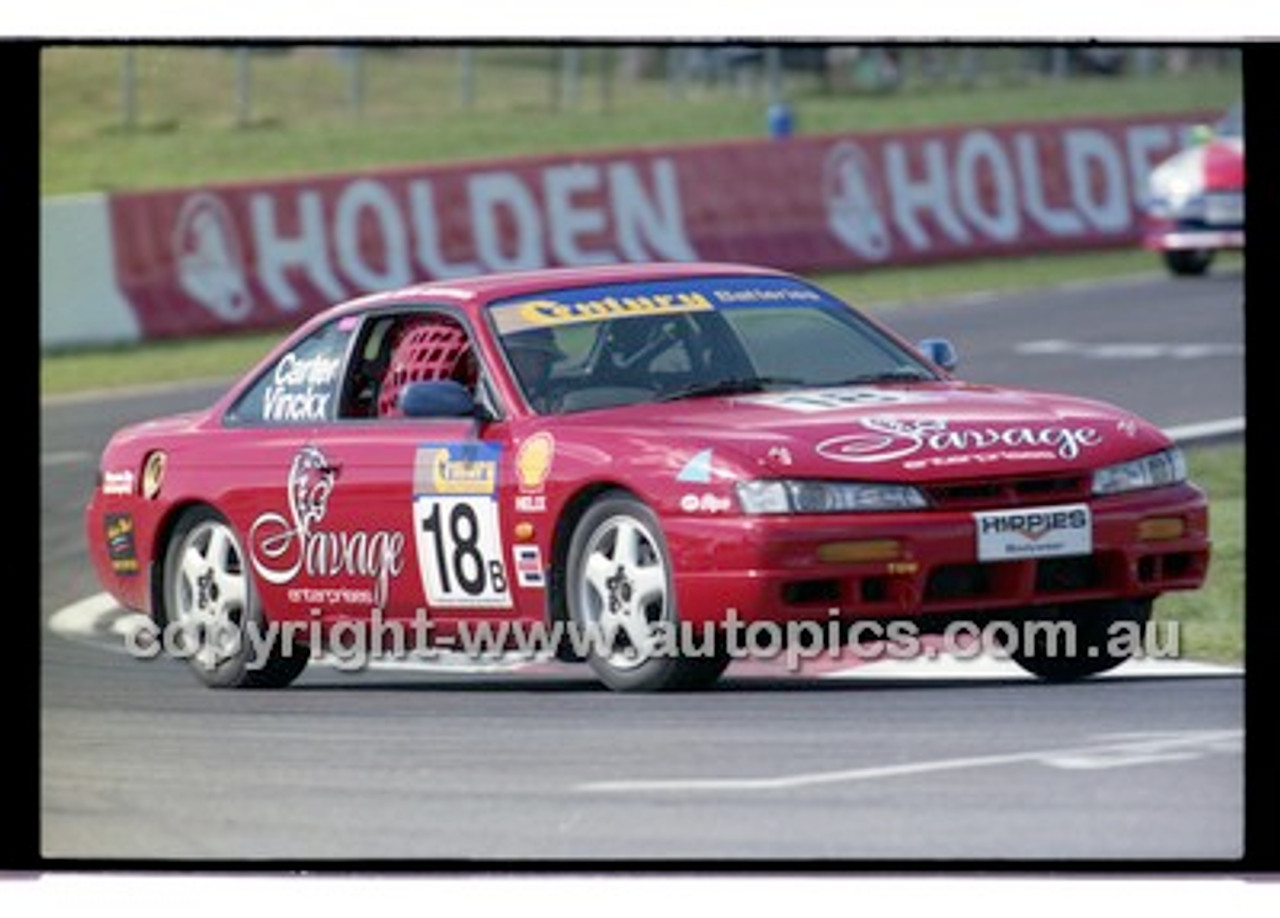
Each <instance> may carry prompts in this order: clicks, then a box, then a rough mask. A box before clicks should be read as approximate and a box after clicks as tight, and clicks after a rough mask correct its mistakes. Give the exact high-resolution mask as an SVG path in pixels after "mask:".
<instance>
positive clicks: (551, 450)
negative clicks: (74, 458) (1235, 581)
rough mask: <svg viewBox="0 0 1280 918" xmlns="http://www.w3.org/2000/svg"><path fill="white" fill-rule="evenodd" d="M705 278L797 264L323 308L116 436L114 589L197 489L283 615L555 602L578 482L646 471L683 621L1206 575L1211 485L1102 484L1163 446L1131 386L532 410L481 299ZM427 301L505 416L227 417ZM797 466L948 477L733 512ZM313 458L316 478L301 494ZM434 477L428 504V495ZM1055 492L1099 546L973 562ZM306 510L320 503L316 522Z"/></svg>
mask: <svg viewBox="0 0 1280 918" xmlns="http://www.w3.org/2000/svg"><path fill="white" fill-rule="evenodd" d="M708 277H736V278H762V279H780V278H781V279H786V278H788V277H789V276H788V275H783V274H780V273H778V272H772V271H769V270H767V269H760V268H746V267H742V266H736V265H707V264H680V265H651V266H634V265H632V266H614V267H607V268H599V269H573V270H557V271H544V272H531V273H528V274H521V275H511V276H490V277H482V278H477V279H472V280H465V281H454V282H451V283H449V284H447V285H422V286H418V287H414V288H409V289H407V290H401V291H396V292H391V293H386V294H378V295H375V296H369V297H364V298H362V299H360V300H357V301H353V302H350V303H347V304H344V305H341V306H338V307H335V308H334V309H333V310H331V311H329V312H327V313H325V314H323V315H321V316H317V317H316V318H314V319H312V320H310V321H308V322H307V323H305V324H304V325H303V326H302V327H301V328H299V330H298V331H297V332H296V333H295V334H294V335H293V336H291V337H290V338H289V340H287V341H285V342H283V343H282V344H281V346H280V347H279V348H277V349H276V350H275V351H274V352H273V353H272V354H271V355H269V356H268V357H267V358H266V359H265V360H264V361H263V362H262V363H261V364H260V365H259V367H258V368H256V369H255V370H254V371H252V372H251V373H250V374H248V375H247V376H246V377H245V380H244V381H243V382H242V383H240V384H238V385H236V386H233V387H232V389H231V390H230V391H229V392H228V393H227V395H226V396H225V397H224V398H222V399H220V400H219V401H218V403H217V404H215V405H214V406H212V407H211V409H210V410H209V411H208V412H204V413H196V414H191V415H185V416H182V417H180V418H174V419H167V420H160V421H156V422H150V423H147V424H141V425H137V426H134V427H131V428H128V429H126V430H124V431H121V432H120V433H118V434H117V435H116V436H115V437H114V438H113V439H112V441H111V443H110V444H109V445H108V446H107V448H106V450H105V452H104V455H103V459H102V464H101V473H102V476H101V477H102V482H103V483H102V485H101V486H100V487H99V488H98V489H97V491H96V492H95V493H94V495H93V497H92V499H91V501H90V503H89V506H88V508H87V511H86V515H85V534H86V538H87V540H88V544H89V547H90V554H91V557H92V558H93V561H94V564H95V566H96V569H97V571H98V573H99V576H100V578H101V580H102V582H103V584H104V587H105V588H106V589H108V590H109V591H110V592H111V593H112V594H113V595H114V596H115V597H116V598H117V599H118V600H119V601H120V602H121V603H122V604H123V605H125V606H126V607H130V608H134V609H138V610H142V611H146V612H149V613H154V612H155V611H156V610H154V609H153V608H152V605H153V603H152V586H153V579H154V578H153V576H152V574H153V571H156V570H158V569H159V567H160V566H162V565H163V562H164V552H165V549H166V543H165V540H166V538H167V527H168V526H170V525H171V524H172V522H173V520H174V519H175V517H176V515H177V514H179V513H180V512H181V510H182V509H183V508H184V507H187V506H190V505H192V504H196V503H200V504H207V505H210V506H212V507H214V508H215V509H217V510H218V511H219V512H221V513H222V514H223V515H224V516H225V517H226V518H227V519H228V520H229V521H230V523H231V524H232V526H233V528H234V529H235V531H236V532H237V534H238V535H239V537H240V540H241V542H242V544H243V545H244V546H246V551H247V554H248V556H249V557H248V561H249V563H250V564H251V566H252V569H253V577H254V583H255V585H256V587H257V589H258V591H259V593H260V594H261V597H262V599H263V603H264V606H265V608H266V610H267V613H268V615H269V616H270V618H271V619H272V620H278V621H288V620H292V621H298V622H308V621H318V622H321V623H322V624H326V625H327V624H332V623H333V622H337V621H344V620H350V619H353V618H354V619H360V618H364V617H368V616H369V614H370V613H371V611H372V610H373V609H374V608H377V609H380V610H381V611H383V612H384V613H385V614H386V615H387V616H390V617H400V618H411V617H413V616H414V615H415V614H416V612H417V611H418V610H420V609H425V610H426V611H427V612H428V613H429V614H430V615H431V617H432V619H433V621H435V622H436V623H437V624H438V625H439V626H440V630H439V631H438V632H437V633H438V634H449V633H450V630H451V629H452V628H453V627H454V626H455V625H456V624H457V623H458V622H462V621H477V620H483V619H489V620H494V621H515V620H519V621H525V622H534V621H542V620H545V619H546V618H547V617H548V616H549V615H551V614H553V613H554V611H555V608H556V606H557V604H558V603H561V602H562V597H560V596H558V595H556V594H555V591H554V590H553V585H554V582H555V579H556V572H557V570H558V569H559V567H560V566H562V563H563V559H564V553H565V546H566V540H567V538H568V535H569V532H570V530H571V523H572V519H571V514H573V513H574V512H577V510H578V509H579V508H580V507H581V506H582V500H581V499H582V497H583V495H590V494H593V493H597V492H600V491H603V490H607V489H610V488H622V489H625V490H627V491H630V492H631V493H632V494H634V495H635V496H636V497H638V498H639V499H640V500H642V501H643V502H644V503H646V504H647V505H648V506H649V507H650V508H652V509H653V511H654V512H655V513H656V514H657V516H658V519H659V520H660V522H661V525H662V528H663V531H664V533H665V536H666V539H667V542H668V545H669V548H670V553H671V564H672V568H673V571H674V580H675V591H676V598H677V603H678V605H677V608H678V609H679V612H680V614H681V616H682V617H684V618H685V619H687V620H689V621H722V620H724V617H725V616H726V615H729V614H736V615H737V616H738V617H739V618H741V619H744V620H751V619H773V620H788V619H795V618H823V617H826V616H827V615H829V614H830V610H831V609H839V610H840V613H839V614H840V615H841V616H842V617H846V618H848V617H857V616H864V615H865V616H880V615H907V616H916V615H922V614H930V613H934V612H951V611H957V610H962V609H1010V608H1021V607H1026V606H1033V605H1037V604H1052V603H1060V602H1068V601H1073V600H1079V599H1088V598H1102V597H1149V596H1154V595H1157V594H1159V593H1161V592H1163V591H1165V590H1170V589H1194V588H1196V587H1198V586H1199V585H1200V584H1201V583H1202V581H1203V578H1204V575H1205V571H1206V567H1207V563H1208V554H1209V541H1208V531H1207V509H1206V501H1205V497H1204V495H1203V494H1202V493H1201V492H1200V491H1198V490H1197V489H1196V488H1194V487H1193V486H1192V485H1190V484H1176V485H1170V486H1165V487H1158V488H1150V489H1147V490H1141V491H1135V492H1131V493H1127V494H1122V495H1116V496H1108V497H1097V498H1095V497H1093V496H1092V495H1091V494H1090V491H1089V479H1090V476H1091V474H1092V472H1093V471H1094V470H1096V469H1098V468H1101V467H1104V466H1108V465H1112V464H1114V463H1120V462H1125V461H1128V460H1132V459H1135V458H1138V457H1142V456H1146V455H1150V454H1152V453H1154V452H1156V451H1158V450H1162V449H1165V448H1167V447H1169V446H1170V442H1169V440H1168V439H1167V437H1165V436H1164V434H1162V433H1161V432H1160V431H1159V430H1158V429H1156V428H1155V427H1153V426H1151V425H1150V424H1148V423H1146V422H1144V421H1141V420H1140V419H1138V418H1135V417H1133V416H1132V415H1130V414H1128V413H1126V412H1124V411H1122V410H1121V409H1119V408H1115V407H1112V406H1109V405H1104V404H1101V403H1097V402H1093V401H1089V400H1085V399H1080V398H1075V397H1070V396H1062V395H1053V394H1048V393H1040V392H1032V391H1014V390H1005V389H996V388H992V387H988V386H976V385H970V384H966V383H963V382H960V381H957V380H954V379H951V378H950V377H949V376H948V374H945V373H941V372H940V373H939V374H938V376H939V378H938V379H937V380H936V381H932V382H923V383H919V384H912V385H899V384H885V385H879V386H861V387H844V388H841V387H834V388H818V389H806V390H800V391H784V392H775V393H764V394H748V395H733V396H721V397H709V398H697V399H689V400H684V401H673V402H661V403H648V404H638V405H631V406H627V407H616V408H606V409H599V410H592V411H582V412H580V413H576V414H564V415H554V416H549V415H539V414H537V413H536V412H534V411H532V410H531V409H530V408H529V406H528V405H527V404H526V403H525V401H524V399H523V397H522V395H521V392H520V389H519V386H518V385H517V382H516V380H515V379H513V377H512V374H511V370H510V367H509V365H508V363H507V361H506V359H505V358H504V357H503V356H502V354H501V353H500V349H499V343H498V340H497V336H496V334H495V329H494V327H493V324H492V322H491V321H490V317H489V315H488V312H487V310H488V306H489V304H490V303H493V302H495V301H499V300H509V299H510V298H511V297H532V296H534V295H537V294H540V293H542V292H544V291H548V290H561V291H562V290H564V289H566V288H573V287H589V286H597V285H601V284H605V283H612V282H620V281H625V282H627V283H628V284H633V285H643V284H646V283H653V282H657V281H660V280H671V279H677V280H681V279H688V280H690V281H694V280H704V279H706V278H708ZM420 303H428V304H437V305H441V306H444V307H448V308H450V309H452V310H454V311H455V312H456V314H457V315H459V316H461V317H462V319H463V321H465V322H466V324H467V326H468V328H469V329H470V331H471V333H472V339H473V346H474V347H475V348H477V349H478V350H479V351H480V354H481V357H482V359H483V364H484V368H485V378H486V379H487V380H488V382H489V384H490V386H491V387H492V390H493V391H494V393H495V394H496V397H497V399H498V402H499V403H500V404H501V405H502V406H504V409H505V410H504V412H503V415H502V417H501V418H500V419H497V420H493V421H490V422H487V423H479V422H476V421H474V420H471V419H432V420H421V419H411V418H399V419H378V420H372V419H370V420H362V419H351V420H340V421H328V422H317V423H314V424H278V425H275V424H265V423H256V424H248V425H245V424H236V423H232V422H231V419H230V418H229V415H228V412H229V411H230V410H231V409H232V407H233V406H234V405H235V404H236V402H237V399H238V398H239V397H240V396H241V395H242V394H243V393H245V392H247V391H248V390H249V388H250V386H251V385H252V384H253V382H254V380H255V379H256V378H257V377H258V375H259V373H260V372H263V371H265V370H268V369H270V368H273V367H278V366H279V365H280V364H279V363H278V362H279V361H281V360H282V358H283V356H284V355H287V354H291V353H293V352H292V351H291V348H293V347H294V346H295V343H296V342H298V341H301V340H303V339H305V338H307V337H308V336H309V335H311V333H312V332H313V331H316V330H317V329H320V328H322V327H323V326H325V325H326V324H327V323H331V322H334V320H343V319H344V317H345V318H346V319H347V320H348V321H349V322H351V323H353V324H354V322H355V320H356V319H357V318H358V317H361V316H364V315H366V314H375V313H377V312H378V311H379V310H385V309H388V308H392V307H401V306H405V305H407V304H420ZM338 324H342V322H341V321H339V322H338ZM872 324H873V325H876V327H879V328H882V326H879V324H878V323H872ZM885 331H886V332H887V330H885ZM889 334H892V333H889ZM893 340H894V341H900V339H898V338H897V337H896V336H893ZM156 450H160V451H163V452H164V453H165V455H166V457H167V463H166V471H165V476H164V479H163V482H162V485H161V487H160V489H159V492H158V494H156V495H154V496H151V497H147V496H144V495H143V494H142V490H143V479H144V472H143V469H144V464H145V463H146V460H147V457H148V456H149V455H150V454H151V453H152V452H153V451H156ZM702 455H704V456H705V457H706V461H705V462H702V461H701V460H700V458H699V457H700V456H702ZM469 475H474V476H478V477H476V478H475V479H474V480H468V479H467V476H469ZM779 478H795V479H817V480H867V481H876V482H886V483H892V482H898V483H904V484H910V485H913V486H915V487H917V488H920V489H922V490H923V491H925V492H926V493H928V494H930V495H931V497H930V500H931V506H930V507H928V508H927V509H919V510H899V511H894V512H875V513H844V514H836V515H821V516H819V515H788V516H758V515H748V514H745V513H743V512H741V510H740V508H739V505H738V503H737V500H736V497H735V493H736V492H735V486H736V483H738V482H741V481H747V480H759V479H765V480H768V479H779ZM317 480H319V481H320V483H321V484H322V485H323V490H322V491H313V492H312V493H311V494H308V493H307V488H311V487H313V486H314V485H315V483H316V481H317ZM982 488H995V490H993V491H991V492H990V493H989V494H987V493H986V492H983V491H982ZM1041 488H1051V489H1052V490H1050V491H1047V492H1045V491H1042V490H1040V489H1041ZM428 493H429V494H431V495H432V496H433V500H435V501H436V502H435V503H431V502H423V503H421V504H418V503H417V501H418V498H419V497H421V496H423V495H424V494H428ZM458 494H461V495H465V496H466V499H467V500H468V501H470V506H471V507H472V510H473V514H472V516H473V520H474V510H475V509H476V508H479V509H480V510H481V511H483V512H486V513H487V512H490V510H491V511H492V513H493V517H492V520H493V528H492V532H491V533H490V534H491V535H492V536H493V537H494V538H496V542H494V543H492V544H486V545H481V546H480V549H482V550H483V554H482V555H477V557H483V558H484V559H486V560H487V561H488V562H489V563H490V564H491V565H492V564H493V562H494V561H497V562H499V568H498V569H496V570H497V571H498V573H494V570H495V569H493V568H491V569H490V575H491V576H490V577H489V578H488V580H486V587H485V590H484V591H483V593H481V592H480V591H477V592H476V593H475V594H474V595H472V596H471V597H470V598H468V600H467V602H469V603H471V605H465V604H459V603H456V602H453V600H452V599H450V600H449V601H448V602H443V601H436V600H433V599H432V598H431V594H432V593H433V591H434V592H435V593H436V594H437V596H451V597H457V596H460V595H461V594H459V593H458V592H457V586H458V584H457V583H456V582H455V581H456V580H457V579H458V576H459V575H461V576H463V577H466V576H468V575H475V574H476V573H477V572H476V571H474V570H472V569H471V568H469V567H467V565H466V564H462V566H461V567H459V566H458V564H459V563H461V562H458V563H455V564H454V565H453V566H452V567H449V566H447V565H446V566H445V568H444V570H443V574H442V572H441V570H439V569H436V568H434V567H432V565H433V564H434V563H435V562H434V560H433V559H434V558H436V557H443V553H440V554H433V551H432V548H433V547H435V548H436V549H439V547H440V546H442V545H443V544H444V542H443V539H444V538H445V536H443V535H441V536H440V537H439V543H438V544H437V543H435V542H432V541H430V540H427V539H426V537H425V536H424V533H428V532H435V531H437V530H432V529H431V527H432V526H433V525H436V526H443V525H445V524H444V522H443V520H442V519H437V520H434V521H433V520H432V519H430V518H429V517H427V516H426V513H427V512H428V510H431V509H432V508H433V507H440V506H447V505H448V499H449V497H450V495H458ZM984 494H985V495H986V496H984ZM1058 504H1073V505H1074V504H1084V505H1087V506H1088V507H1089V508H1090V510H1091V513H1092V527H1093V529H1092V539H1093V545H1092V550H1091V552H1090V553H1088V554H1087V555H1085V556H1083V557H1084V560H1081V561H1063V562H1059V561H1057V560H1055V561H1054V562H1053V563H1049V564H1046V563H1045V562H1044V561H1043V560H1041V561H1036V560H1018V561H1009V562H994V563H979V562H978V560H977V557H976V546H975V540H976V535H975V517H974V515H973V514H974V512H975V511H978V510H989V509H993V508H997V509H999V508H1006V507H1017V506H1027V507H1033V506H1041V505H1058ZM1151 516H1160V517H1169V516H1172V517H1177V518H1179V519H1181V520H1183V522H1184V525H1185V531H1184V533H1183V535H1182V536H1181V537H1179V538H1178V539H1176V540H1172V541H1166V542H1149V543H1140V542H1138V540H1137V537H1136V528H1137V524H1138V522H1139V521H1141V520H1142V519H1144V518H1147V517H1151ZM303 518H306V519H307V520H308V522H307V524H306V525H305V526H302V525H299V524H298V521H299V520H300V519H303ZM463 522H465V521H463ZM450 524H451V525H454V531H453V533H452V536H451V537H452V538H453V539H454V540H455V543H456V542H457V541H458V540H461V541H462V542H468V543H469V542H472V541H476V540H479V539H480V535H479V530H478V529H475V530H472V529H468V526H471V525H474V524H473V523H468V524H466V525H463V524H462V523H459V522H458V520H456V519H454V520H451V523H450ZM486 525H487V524H486ZM112 527H113V528H112ZM109 528H111V532H112V534H113V535H115V536H116V538H115V540H114V541H112V540H111V539H110V538H108V529H109ZM438 531H439V532H444V531H445V530H444V529H440V530H438ZM486 532H489V530H486ZM486 537H487V536H486ZM431 538H432V539H435V538H436V536H435V535H432V536H431ZM886 538H889V539H896V540H898V541H899V542H900V543H901V546H902V551H901V554H900V556H899V557H897V558H895V559H894V560H893V561H891V562H887V561H874V562H857V563H848V562H840V563H828V562H823V561H820V560H819V558H818V549H819V546H822V545H825V544H828V543H832V542H847V541H850V540H858V539H886ZM478 550H479V549H478ZM454 560H455V562H457V561H458V559H457V558H455V559H454ZM451 575H452V576H451ZM442 577H443V578H444V579H441V578H442Z"/></svg>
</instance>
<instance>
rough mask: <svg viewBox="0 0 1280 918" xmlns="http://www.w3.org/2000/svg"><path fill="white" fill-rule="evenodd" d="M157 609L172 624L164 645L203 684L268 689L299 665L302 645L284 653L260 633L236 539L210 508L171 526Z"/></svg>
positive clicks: (304, 654)
mask: <svg viewBox="0 0 1280 918" xmlns="http://www.w3.org/2000/svg"><path fill="white" fill-rule="evenodd" d="M163 615H164V618H165V619H166V622H165V623H164V624H166V626H167V627H169V628H171V629H173V638H172V645H171V646H172V647H173V649H174V650H175V651H176V652H178V654H179V655H181V656H182V657H184V658H185V659H186V661H187V663H188V664H189V665H190V666H191V669H192V671H193V672H194V673H195V674H196V677H197V678H199V679H200V681H202V682H204V683H205V684H206V685H209V686H212V687H215V688H274V687H279V686H284V685H288V684H289V683H290V682H292V681H293V680H294V679H296V678H297V677H298V675H299V674H300V673H301V672H302V671H303V669H305V668H306V665H307V660H308V657H309V653H308V651H307V649H306V648H305V647H293V648H291V650H292V652H291V653H290V654H289V655H285V653H284V647H283V643H282V642H281V641H279V640H270V641H268V640H266V639H267V638H268V637H271V636H272V635H269V634H268V633H267V631H266V629H265V618H264V615H263V612H262V607H261V604H260V603H259V601H258V598H257V593H256V591H255V590H254V587H253V580H252V577H251V576H250V575H249V571H248V568H247V566H246V559H245V554H244V552H243V550H242V549H241V547H240V541H239V539H237V538H236V534H235V531H234V530H233V529H232V528H231V526H230V524H229V523H228V522H227V521H226V520H225V519H224V518H223V517H222V516H221V515H220V514H219V513H217V512H216V511H214V510H213V509H212V508H210V507H195V508H192V509H191V510H188V511H187V512H186V513H185V514H183V516H182V517H181V518H180V519H179V520H178V523H177V525H176V526H175V528H174V531H173V536H172V538H171V539H170V540H169V545H168V550H167V552H166V554H165V562H164V595H163ZM250 629H255V632H254V636H256V637H258V641H257V642H256V643H255V642H254V641H253V640H252V639H251V637H250ZM264 644H265V645H266V648H267V649H266V659H258V658H257V654H258V652H259V651H260V645H264Z"/></svg>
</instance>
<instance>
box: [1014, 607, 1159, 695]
mask: <svg viewBox="0 0 1280 918" xmlns="http://www.w3.org/2000/svg"><path fill="white" fill-rule="evenodd" d="M1150 618H1151V600H1149V599H1139V600H1123V599H1116V600H1101V601H1094V602H1079V603H1071V604H1069V605H1064V606H1062V607H1060V608H1058V609H1056V610H1055V611H1052V612H1050V613H1048V614H1043V613H1037V614H1036V615H1034V616H1032V617H1031V618H1029V619H1028V620H1027V621H1025V622H1024V623H1023V624H1024V627H1023V628H1022V630H1021V632H1020V634H1019V635H1018V637H1019V641H1018V644H1017V645H1016V646H1011V647H1010V648H1009V656H1010V657H1011V658H1012V659H1013V661H1014V662H1015V663H1017V664H1018V665H1019V666H1021V667H1022V668H1023V669H1025V670H1026V671H1027V672H1029V673H1031V674H1032V675H1035V676H1039V677H1040V678H1041V679H1045V680H1047V681H1049V682H1071V681H1074V680H1076V679H1083V678H1086V677H1088V676H1094V675H1097V674H1099V673H1104V672H1106V671H1107V670H1110V669H1115V668H1116V667H1117V666H1119V665H1120V664H1121V663H1123V662H1125V661H1126V660H1128V659H1129V658H1130V657H1131V656H1132V655H1133V651H1134V649H1135V647H1136V646H1140V642H1141V640H1142V631H1143V629H1144V628H1145V626H1146V624H1147V622H1148V621H1149V620H1150Z"/></svg>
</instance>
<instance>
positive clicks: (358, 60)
mask: <svg viewBox="0 0 1280 918" xmlns="http://www.w3.org/2000/svg"><path fill="white" fill-rule="evenodd" d="M347 103H348V104H349V105H350V106H351V111H352V112H353V113H354V114H355V116H356V117H357V118H358V117H360V115H362V114H363V113H364V48H351V49H350V50H349V51H348V52H347Z"/></svg>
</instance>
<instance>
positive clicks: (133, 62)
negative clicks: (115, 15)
mask: <svg viewBox="0 0 1280 918" xmlns="http://www.w3.org/2000/svg"><path fill="white" fill-rule="evenodd" d="M120 108H121V111H120V117H121V120H122V121H123V122H124V129H125V130H126V131H132V130H133V129H134V128H135V127H137V125H138V53H137V50H136V49H134V48H125V49H124V55H123V57H122V58H121V61H120Z"/></svg>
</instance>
